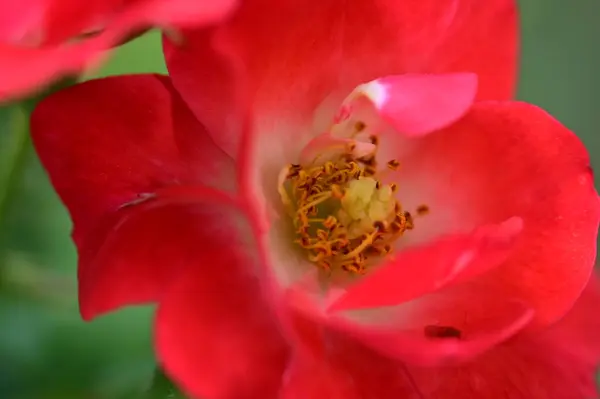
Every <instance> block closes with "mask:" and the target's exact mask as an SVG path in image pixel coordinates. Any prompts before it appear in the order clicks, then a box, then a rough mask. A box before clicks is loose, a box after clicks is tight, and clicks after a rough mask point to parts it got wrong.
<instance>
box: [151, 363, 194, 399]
mask: <svg viewBox="0 0 600 399" xmlns="http://www.w3.org/2000/svg"><path fill="white" fill-rule="evenodd" d="M142 399H185V397H184V396H183V395H182V394H181V393H179V391H178V390H177V388H175V386H174V385H173V383H172V382H171V381H170V380H169V379H168V378H167V376H165V375H164V373H163V372H162V371H160V370H159V369H156V372H155V373H154V379H153V380H152V386H151V387H150V389H148V390H147V391H146V392H145V393H144V395H143V396H142Z"/></svg>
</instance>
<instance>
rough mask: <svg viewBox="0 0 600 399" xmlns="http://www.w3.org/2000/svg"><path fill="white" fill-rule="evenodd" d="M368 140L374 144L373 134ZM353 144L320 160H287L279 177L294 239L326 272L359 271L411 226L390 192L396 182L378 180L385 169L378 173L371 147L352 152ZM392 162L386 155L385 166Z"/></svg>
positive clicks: (393, 167) (395, 166) (390, 166)
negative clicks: (362, 153)
mask: <svg viewBox="0 0 600 399" xmlns="http://www.w3.org/2000/svg"><path fill="white" fill-rule="evenodd" d="M370 141H371V143H372V144H374V145H375V149H376V148H377V147H376V144H377V139H376V137H371V138H370ZM355 145H356V144H350V145H349V146H347V148H346V149H345V151H343V152H342V153H341V154H340V155H339V156H337V157H335V158H334V159H332V160H330V161H327V162H324V163H321V164H318V163H317V162H316V161H314V162H313V163H311V164H309V165H297V164H291V165H289V166H288V167H287V168H286V169H285V170H284V172H283V173H285V175H284V176H282V177H283V178H282V179H281V181H280V188H279V191H280V193H281V197H282V201H283V202H284V203H285V204H286V205H287V206H288V208H289V211H290V216H291V218H292V220H293V223H294V228H295V234H296V235H297V238H296V240H295V243H297V244H298V245H299V246H300V247H301V248H303V249H305V250H306V251H307V252H308V258H309V260H310V261H312V262H314V263H315V264H316V265H317V266H319V267H320V268H322V269H323V270H325V271H326V272H328V273H331V272H332V271H336V270H341V271H344V272H348V273H350V274H364V273H365V272H366V269H367V267H368V266H370V265H372V264H373V263H376V262H377V260H378V259H379V258H381V257H382V256H385V255H387V254H389V253H390V252H391V251H392V248H393V246H392V244H393V242H394V241H395V240H397V239H398V238H399V237H401V236H402V235H403V234H404V232H405V231H406V230H411V229H413V227H414V224H413V218H412V216H411V214H410V213H409V212H407V211H404V210H402V207H401V205H400V203H399V202H398V201H397V200H396V198H395V196H394V194H395V192H396V190H397V185H396V184H395V183H392V184H388V185H384V184H383V183H382V182H381V180H380V179H381V177H382V175H383V173H385V170H384V172H378V168H377V161H376V150H375V151H374V152H373V154H370V155H367V156H361V157H357V156H355V155H353V154H355V151H354V148H355ZM398 167H399V163H398V161H396V160H391V161H389V162H388V163H387V168H386V170H390V169H391V170H397V169H398Z"/></svg>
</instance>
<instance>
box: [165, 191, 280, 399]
mask: <svg viewBox="0 0 600 399" xmlns="http://www.w3.org/2000/svg"><path fill="white" fill-rule="evenodd" d="M198 210H201V211H206V212H208V213H210V214H212V215H215V216H216V215H217V214H218V215H219V216H220V217H211V218H208V219H205V220H204V224H203V225H202V226H201V228H199V229H197V230H198V231H197V235H196V236H195V239H196V243H197V245H199V248H198V249H199V250H198V251H196V253H195V254H194V257H193V258H192V259H190V260H192V261H193V263H192V264H191V265H190V266H192V267H189V268H188V269H187V270H186V273H182V274H180V275H179V276H177V279H176V280H175V281H174V282H173V283H172V284H170V285H169V287H168V289H167V290H166V291H165V294H164V296H163V297H162V299H161V301H160V303H159V307H158V311H157V316H156V338H155V339H156V345H157V351H158V358H159V361H160V363H162V365H163V367H164V369H165V370H166V372H167V374H168V375H169V376H170V377H171V378H173V380H174V381H175V382H177V383H178V384H179V385H180V386H181V387H182V388H183V389H184V391H185V392H186V393H188V394H189V395H191V396H192V397H198V398H223V399H243V398H248V399H250V398H256V399H264V398H275V397H277V393H278V392H279V389H280V386H281V381H282V377H283V372H284V369H285V365H286V363H287V357H288V349H287V345H286V343H285V342H284V340H283V338H282V336H281V335H280V333H279V329H278V326H277V324H276V318H275V316H274V314H273V313H272V311H271V308H270V305H269V303H268V302H267V301H268V300H267V299H265V296H264V295H265V293H264V291H262V282H261V281H259V274H260V273H259V272H258V274H257V271H258V270H259V265H258V264H257V263H256V259H257V258H256V253H254V249H253V248H252V247H251V246H250V244H249V243H248V242H247V241H246V240H247V238H249V236H248V235H247V234H248V232H247V231H246V229H244V227H243V226H244V223H245V222H244V220H243V219H242V217H243V216H241V215H240V214H239V213H237V211H236V210H235V209H233V208H228V207H226V206H223V205H221V204H218V203H214V202H213V203H212V204H211V203H206V204H204V205H203V207H202V208H199V209H198ZM234 225H236V226H240V227H241V229H239V228H236V227H232V226H234ZM198 240H199V241H198Z"/></svg>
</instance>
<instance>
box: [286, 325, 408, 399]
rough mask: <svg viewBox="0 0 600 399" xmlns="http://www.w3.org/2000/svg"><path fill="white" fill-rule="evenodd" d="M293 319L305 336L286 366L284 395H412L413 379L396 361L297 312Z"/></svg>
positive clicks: (364, 398)
mask: <svg viewBox="0 0 600 399" xmlns="http://www.w3.org/2000/svg"><path fill="white" fill-rule="evenodd" d="M294 320H295V322H296V323H295V327H296V329H297V332H298V335H299V337H300V338H301V340H302V341H301V342H300V344H301V346H299V347H297V350H296V353H299V354H300V355H301V356H296V358H295V359H294V361H293V362H292V363H291V364H290V366H289V367H288V369H287V370H286V375H285V377H286V378H285V379H284V385H283V398H285V399H305V398H332V399H341V398H344V399H346V398H347V399H397V398H407V397H410V396H409V395H410V393H411V391H412V386H411V383H410V381H409V380H408V379H407V378H406V373H405V370H404V368H403V367H402V365H401V364H399V363H398V362H397V361H395V360H393V359H389V358H386V357H384V356H381V355H380V354H378V353H376V352H374V351H372V350H370V349H369V348H367V347H365V346H364V345H362V344H361V343H360V342H359V341H356V340H354V339H352V338H350V337H348V336H347V334H344V333H340V332H337V331H334V330H331V329H329V328H327V327H324V326H323V325H321V324H320V323H314V322H313V321H312V320H308V319H306V318H304V317H302V316H300V315H298V314H296V315H295V316H294ZM297 344H298V342H297ZM298 348H302V349H301V350H298ZM307 349H308V350H307Z"/></svg>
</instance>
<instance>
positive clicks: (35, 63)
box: [0, 0, 237, 100]
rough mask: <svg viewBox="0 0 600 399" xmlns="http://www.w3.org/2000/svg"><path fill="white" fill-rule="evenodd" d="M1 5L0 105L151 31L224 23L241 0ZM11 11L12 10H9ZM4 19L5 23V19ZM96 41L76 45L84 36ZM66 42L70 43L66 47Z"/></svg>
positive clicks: (60, 0) (109, 0)
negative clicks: (152, 28)
mask: <svg viewBox="0 0 600 399" xmlns="http://www.w3.org/2000/svg"><path fill="white" fill-rule="evenodd" d="M22 4H24V5H23V6H15V5H12V4H11V5H8V6H3V10H2V11H3V13H1V14H2V15H1V16H0V22H3V21H2V20H3V19H6V21H7V23H1V24H0V25H2V27H0V100H9V99H12V98H15V97H19V96H23V95H27V94H30V93H31V92H32V91H36V90H39V89H40V88H43V87H44V86H45V85H47V84H48V83H49V82H51V81H53V80H55V79H57V78H59V77H61V76H64V75H71V74H78V73H80V72H83V71H84V70H86V69H90V68H92V67H94V66H95V65H96V64H97V63H98V61H99V60H100V59H101V58H103V56H104V52H105V51H106V50H109V49H111V48H112V47H113V46H115V45H118V44H119V43H120V41H121V40H123V39H124V38H126V37H127V36H128V35H130V34H131V33H132V32H133V33H135V32H136V31H139V30H142V29H147V28H148V27H150V26H160V27H173V26H177V27H190V26H202V25H205V24H208V23H213V22H215V21H217V20H219V19H222V18H225V17H226V16H227V15H228V14H229V13H230V12H231V11H232V10H233V9H234V8H235V6H236V5H237V0H210V1H198V0H139V1H130V0H90V1H86V2H82V1H80V0H58V1H53V0H49V1H43V2H33V3H32V2H31V1H25V3H22ZM6 7H8V9H6ZM3 17H4V18H3ZM98 30H102V31H101V33H99V34H98V35H97V36H95V37H93V38H91V39H85V40H82V41H78V42H77V43H72V42H73V39H76V38H78V37H79V36H81V35H82V34H84V33H89V32H97V31H98ZM67 42H69V44H68V45H67Z"/></svg>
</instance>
